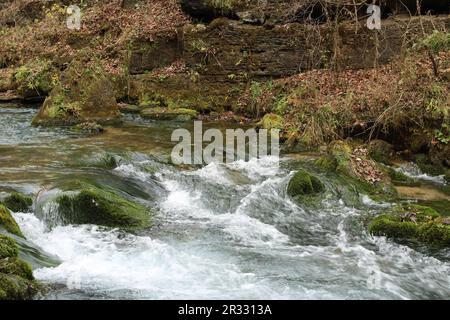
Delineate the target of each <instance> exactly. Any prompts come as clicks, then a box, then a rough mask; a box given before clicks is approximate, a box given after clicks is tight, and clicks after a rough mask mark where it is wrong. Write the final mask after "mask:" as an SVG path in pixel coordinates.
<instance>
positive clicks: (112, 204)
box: [56, 183, 150, 229]
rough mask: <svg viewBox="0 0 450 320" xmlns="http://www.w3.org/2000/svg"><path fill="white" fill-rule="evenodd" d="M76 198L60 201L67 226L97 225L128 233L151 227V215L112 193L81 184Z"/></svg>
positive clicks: (145, 209) (60, 213)
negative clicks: (70, 224) (116, 228)
mask: <svg viewBox="0 0 450 320" xmlns="http://www.w3.org/2000/svg"><path fill="white" fill-rule="evenodd" d="M77 185H78V186H79V187H80V189H79V190H76V191H74V192H75V194H72V195H70V194H65V195H61V196H59V197H58V198H57V200H56V201H57V203H58V205H59V209H58V210H59V215H60V216H61V218H62V219H63V221H64V222H66V223H74V224H95V225H101V226H107V227H120V228H124V229H137V228H144V227H147V226H149V225H150V212H149V210H148V209H147V208H146V207H144V206H143V205H140V204H137V203H134V202H132V201H130V200H127V199H125V198H123V197H122V196H120V195H118V194H117V193H115V192H113V191H112V190H109V189H106V188H102V187H99V186H95V185H91V184H87V183H77Z"/></svg>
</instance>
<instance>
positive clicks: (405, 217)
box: [369, 204, 450, 246]
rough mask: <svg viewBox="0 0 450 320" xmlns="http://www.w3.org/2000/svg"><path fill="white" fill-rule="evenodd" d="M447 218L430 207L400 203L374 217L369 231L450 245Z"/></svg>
mask: <svg viewBox="0 0 450 320" xmlns="http://www.w3.org/2000/svg"><path fill="white" fill-rule="evenodd" d="M446 219H448V218H443V217H441V216H440V214H439V213H438V212H437V211H435V210H434V209H431V208H429V207H425V206H420V205H412V204H410V205H399V206H396V207H394V208H393V209H390V210H388V212H386V213H385V214H382V215H380V216H378V217H376V218H374V219H373V220H372V222H371V223H370V224H369V232H370V233H371V234H373V235H376V236H386V237H389V238H398V239H408V240H416V241H419V242H423V243H427V244H433V245H440V246H450V225H449V223H447V220H446Z"/></svg>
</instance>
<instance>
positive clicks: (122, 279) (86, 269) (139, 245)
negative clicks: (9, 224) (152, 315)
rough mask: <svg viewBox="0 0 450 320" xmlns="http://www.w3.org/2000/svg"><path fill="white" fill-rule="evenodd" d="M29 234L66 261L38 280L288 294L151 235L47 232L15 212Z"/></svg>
mask: <svg viewBox="0 0 450 320" xmlns="http://www.w3.org/2000/svg"><path fill="white" fill-rule="evenodd" d="M15 217H16V218H17V221H18V223H19V224H20V226H21V228H22V230H23V232H24V234H25V235H26V237H27V238H28V239H29V240H31V241H33V242H34V243H35V244H37V245H38V246H40V247H41V248H42V249H43V250H45V251H47V252H51V253H52V254H54V255H56V256H57V257H59V258H60V259H61V261H62V263H61V264H60V265H59V266H57V267H53V268H41V269H37V270H35V271H34V274H35V276H36V278H37V279H38V280H41V281H48V282H52V283H61V284H65V285H67V286H68V287H69V288H71V289H77V290H84V291H91V292H95V293H97V294H107V295H108V296H114V294H115V293H117V294H119V295H120V294H123V292H122V291H126V292H127V294H128V295H131V297H133V298H138V299H139V298H152V299H176V298H178V299H185V298H188V299H193V298H199V299H218V298H222V299H223V298H226V299H231V298H252V299H264V298H267V297H272V298H288V295H283V293H282V292H279V290H278V292H277V290H275V288H274V287H272V286H271V285H270V283H269V282H268V281H266V280H264V279H258V278H257V277H256V276H255V275H254V274H252V273H248V272H247V273H245V272H241V271H240V270H239V268H238V267H237V266H236V265H234V264H233V263H229V262H227V260H226V258H224V257H218V256H217V254H210V253H208V252H207V251H203V252H202V251H199V250H196V251H195V252H190V251H187V250H186V247H185V246H183V250H180V249H178V248H176V247H174V246H172V245H168V244H166V243H163V242H161V241H158V240H153V239H151V238H150V237H140V236H134V235H130V234H123V233H120V232H118V231H117V230H109V229H104V228H99V227H96V226H90V225H82V226H64V227H62V226H59V227H56V228H54V229H52V230H51V231H46V228H45V226H44V225H43V224H42V223H41V221H39V220H38V219H37V218H36V217H35V216H33V215H31V214H16V215H15Z"/></svg>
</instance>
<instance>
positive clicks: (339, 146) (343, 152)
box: [328, 140, 355, 176]
mask: <svg viewBox="0 0 450 320" xmlns="http://www.w3.org/2000/svg"><path fill="white" fill-rule="evenodd" d="M352 151H353V149H352V147H351V146H350V144H348V143H347V142H345V141H342V140H337V141H333V142H332V143H330V144H329V145H328V154H329V156H330V157H331V158H333V159H334V161H335V163H336V171H338V172H341V173H343V174H346V175H350V176H354V175H355V172H354V170H353V167H352V162H351V161H352Z"/></svg>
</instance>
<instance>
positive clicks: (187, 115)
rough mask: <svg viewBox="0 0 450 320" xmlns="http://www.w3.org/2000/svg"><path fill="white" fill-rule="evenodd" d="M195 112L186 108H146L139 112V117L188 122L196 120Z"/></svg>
mask: <svg viewBox="0 0 450 320" xmlns="http://www.w3.org/2000/svg"><path fill="white" fill-rule="evenodd" d="M197 115H198V113H197V111H195V110H192V109H186V108H173V109H171V108H159V107H156V108H146V109H144V110H142V111H141V116H142V117H143V118H146V119H151V120H174V121H189V120H192V119H194V118H196V117H197Z"/></svg>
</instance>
